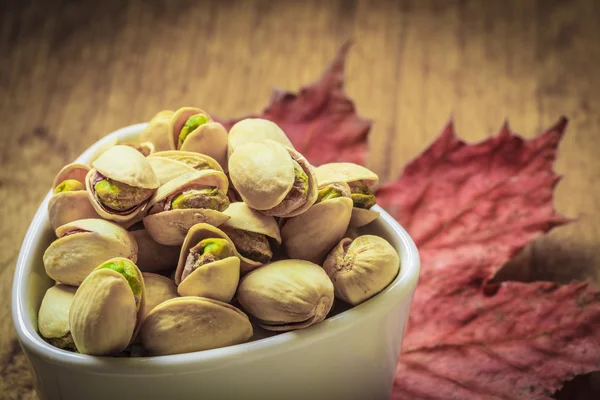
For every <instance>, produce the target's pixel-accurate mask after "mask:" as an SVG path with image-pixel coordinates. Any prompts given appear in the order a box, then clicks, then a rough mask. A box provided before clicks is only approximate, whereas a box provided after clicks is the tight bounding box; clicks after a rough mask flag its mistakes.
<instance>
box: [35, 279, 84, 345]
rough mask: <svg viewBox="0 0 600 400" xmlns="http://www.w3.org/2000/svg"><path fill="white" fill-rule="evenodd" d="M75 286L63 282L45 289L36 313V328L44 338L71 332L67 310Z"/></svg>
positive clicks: (73, 294) (57, 336)
mask: <svg viewBox="0 0 600 400" xmlns="http://www.w3.org/2000/svg"><path fill="white" fill-rule="evenodd" d="M76 291H77V288H76V287H74V286H68V285H63V284H57V285H55V286H52V287H51V288H49V289H48V290H47V291H46V294H45V295H44V298H43V299H42V304H41V306H40V311H39V313H38V328H39V330H40V334H41V335H42V336H43V337H45V338H61V337H63V336H65V335H67V334H68V333H69V332H71V329H70V328H69V310H70V308H71V303H72V302H73V297H74V296H75V292H76Z"/></svg>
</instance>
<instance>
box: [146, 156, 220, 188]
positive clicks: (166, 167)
mask: <svg viewBox="0 0 600 400" xmlns="http://www.w3.org/2000/svg"><path fill="white" fill-rule="evenodd" d="M183 158H188V159H195V160H198V161H201V162H204V163H206V164H208V166H209V168H210V169H214V170H215V171H220V172H223V168H221V166H220V165H219V163H218V162H217V161H216V160H215V159H214V158H212V157H210V156H207V155H205V154H200V153H195V152H192V151H180V150H171V151H161V152H158V153H154V154H152V155H151V156H149V157H148V162H149V163H150V165H151V166H152V169H154V173H155V174H156V176H157V177H158V180H159V181H160V184H161V185H164V184H166V183H167V182H169V181H170V180H171V179H173V178H176V177H178V176H180V175H183V174H186V173H188V172H194V171H196V169H195V168H194V167H192V166H191V165H189V164H187V163H185V162H184V161H181V159H183Z"/></svg>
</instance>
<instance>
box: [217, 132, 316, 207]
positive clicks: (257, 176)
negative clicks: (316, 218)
mask: <svg viewBox="0 0 600 400" xmlns="http://www.w3.org/2000/svg"><path fill="white" fill-rule="evenodd" d="M294 161H296V162H297V163H298V164H299V165H300V167H301V169H302V171H303V172H304V173H305V174H306V177H307V178H308V181H307V183H306V184H307V185H308V189H307V193H306V195H305V196H304V197H302V196H300V197H299V198H301V199H302V200H303V201H300V202H298V201H296V202H294V203H293V204H290V206H289V207H288V208H287V209H280V210H278V211H277V212H275V211H274V209H275V208H276V207H278V206H280V205H281V204H282V202H284V201H286V198H287V197H288V194H289V193H290V191H291V190H292V187H293V186H294V182H295V180H296V172H295V169H294ZM312 170H313V169H312V167H311V166H310V164H309V163H308V161H306V159H305V158H304V157H303V156H302V155H301V154H300V153H298V152H297V151H295V150H293V149H291V148H286V147H285V146H283V145H281V144H280V143H277V142H274V141H272V140H264V141H262V142H256V143H247V144H244V145H242V146H240V147H238V148H237V149H236V151H235V152H234V153H233V154H232V155H231V157H230V158H229V176H230V178H231V182H232V183H233V185H234V187H235V189H236V190H237V192H238V193H239V194H240V196H241V197H242V199H243V200H244V202H245V203H246V204H248V205H249V206H250V207H252V208H254V209H256V210H259V211H261V212H263V213H265V214H267V215H273V216H277V217H293V216H295V215H299V214H302V213H303V212H304V211H306V210H308V209H309V208H310V206H312V205H313V204H314V202H315V201H316V200H317V194H318V192H317V181H316V179H315V177H314V175H313V172H312Z"/></svg>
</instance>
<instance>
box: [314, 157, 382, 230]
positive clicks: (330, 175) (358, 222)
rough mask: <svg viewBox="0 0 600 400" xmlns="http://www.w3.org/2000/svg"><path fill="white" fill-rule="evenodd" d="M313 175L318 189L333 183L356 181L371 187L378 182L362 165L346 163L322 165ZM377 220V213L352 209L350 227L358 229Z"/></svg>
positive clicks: (372, 173) (362, 209) (375, 175)
mask: <svg viewBox="0 0 600 400" xmlns="http://www.w3.org/2000/svg"><path fill="white" fill-rule="evenodd" d="M314 173H315V177H316V178H317V182H319V186H320V187H322V186H324V185H328V184H330V183H335V182H346V183H351V182H356V181H364V182H365V184H366V185H367V186H369V187H371V186H374V185H377V183H378V182H379V177H378V176H377V174H375V173H374V172H373V171H371V170H369V169H368V168H365V167H363V166H362V165H358V164H353V163H348V162H336V163H329V164H323V165H320V166H318V167H317V168H315V169H314ZM377 218H379V213H378V212H377V211H372V210H368V209H364V208H358V207H354V208H353V210H352V218H351V219H350V226H351V227H353V228H358V227H361V226H364V225H367V224H369V223H371V222H373V221H375V220H376V219H377Z"/></svg>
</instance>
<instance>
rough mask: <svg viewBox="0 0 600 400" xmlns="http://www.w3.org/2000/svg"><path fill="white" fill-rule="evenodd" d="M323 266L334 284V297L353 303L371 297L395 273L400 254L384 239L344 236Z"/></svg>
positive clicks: (389, 281) (397, 268) (391, 278)
mask: <svg viewBox="0 0 600 400" xmlns="http://www.w3.org/2000/svg"><path fill="white" fill-rule="evenodd" d="M323 269H324V270H325V271H326V272H327V275H328V276H329V278H331V281H332V282H333V286H334V287H335V296H336V297H337V298H338V299H341V300H343V301H345V302H347V303H350V304H352V305H357V304H360V303H362V302H363V301H365V300H368V299H370V298H371V297H373V296H374V295H376V294H377V293H379V292H381V291H382V290H383V289H385V288H386V287H387V286H388V285H389V284H390V283H391V282H392V281H393V280H394V278H395V277H396V276H397V275H398V271H399V270H400V257H399V256H398V252H397V251H396V250H395V249H394V248H393V247H392V245H391V244H389V243H388V242H387V241H386V240H385V239H383V238H381V237H379V236H374V235H362V236H359V237H357V238H356V239H354V240H353V239H350V238H344V239H342V240H341V241H340V243H339V244H338V245H337V246H336V247H335V248H334V249H333V250H332V251H331V252H330V253H329V255H328V256H327V259H326V260H325V263H324V264H323Z"/></svg>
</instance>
